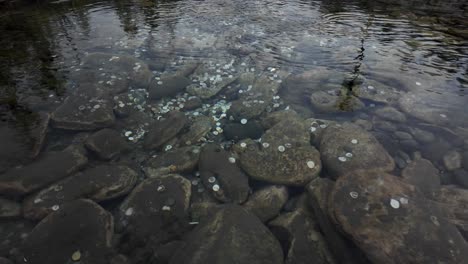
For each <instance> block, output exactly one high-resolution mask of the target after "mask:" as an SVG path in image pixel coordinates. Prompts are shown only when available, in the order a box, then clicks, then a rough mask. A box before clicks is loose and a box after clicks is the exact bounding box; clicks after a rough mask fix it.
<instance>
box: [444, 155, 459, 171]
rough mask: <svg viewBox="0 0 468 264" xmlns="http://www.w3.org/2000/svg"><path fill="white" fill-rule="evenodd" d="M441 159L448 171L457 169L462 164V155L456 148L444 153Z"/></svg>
mask: <svg viewBox="0 0 468 264" xmlns="http://www.w3.org/2000/svg"><path fill="white" fill-rule="evenodd" d="M443 161H444V165H445V168H446V169H447V170H449V171H453V170H456V169H459V168H461V166H462V156H461V154H460V152H458V151H456V150H451V151H449V152H447V153H445V155H444V157H443Z"/></svg>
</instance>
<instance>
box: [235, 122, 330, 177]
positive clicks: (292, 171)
mask: <svg viewBox="0 0 468 264" xmlns="http://www.w3.org/2000/svg"><path fill="white" fill-rule="evenodd" d="M309 141H310V135H309V132H308V128H307V127H306V126H305V125H304V122H303V121H301V120H295V119H292V120H285V121H281V122H279V123H277V124H276V125H274V126H273V127H272V128H270V129H269V130H268V131H267V132H265V134H264V135H263V137H262V143H261V144H258V143H256V142H253V141H251V140H248V141H246V142H244V144H246V146H245V147H238V148H237V151H238V152H239V156H240V165H241V167H242V169H243V170H244V171H245V172H247V174H249V176H250V177H252V178H254V179H256V180H260V181H266V182H270V183H274V184H285V185H293V186H303V185H305V184H307V183H308V182H309V181H311V180H312V179H314V178H315V177H317V176H318V175H319V173H320V170H321V167H322V165H321V161H320V153H319V152H318V151H317V150H316V149H315V148H314V147H313V146H311V145H310V143H309Z"/></svg>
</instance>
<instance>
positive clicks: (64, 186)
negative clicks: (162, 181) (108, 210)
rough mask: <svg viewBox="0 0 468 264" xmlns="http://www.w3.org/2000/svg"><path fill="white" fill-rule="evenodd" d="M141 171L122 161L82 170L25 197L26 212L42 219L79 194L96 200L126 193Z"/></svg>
mask: <svg viewBox="0 0 468 264" xmlns="http://www.w3.org/2000/svg"><path fill="white" fill-rule="evenodd" d="M137 176H138V174H137V173H136V172H135V171H134V170H132V169H130V168H128V167H126V166H122V165H101V166H98V167H95V168H92V169H88V170H85V171H83V172H79V173H77V174H75V175H73V176H70V177H68V178H66V179H64V180H62V181H59V182H57V183H55V184H53V185H51V186H49V187H48V188H46V189H44V190H41V191H40V192H38V193H37V194H33V195H31V196H29V197H27V198H26V199H25V200H24V203H23V205H24V209H23V211H24V216H25V217H26V218H29V219H34V220H38V219H42V218H44V217H45V216H47V215H48V214H49V213H52V212H53V211H56V209H57V208H60V207H61V206H62V205H63V204H64V203H67V202H70V201H73V200H77V199H80V198H89V199H92V200H94V201H96V202H101V201H106V200H110V199H114V198H116V197H119V196H122V195H125V194H127V193H129V192H130V190H131V189H132V188H133V186H135V183H136V181H137Z"/></svg>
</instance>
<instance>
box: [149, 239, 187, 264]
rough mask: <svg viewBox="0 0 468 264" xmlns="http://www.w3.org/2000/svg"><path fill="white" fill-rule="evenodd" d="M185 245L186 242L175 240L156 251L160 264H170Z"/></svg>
mask: <svg viewBox="0 0 468 264" xmlns="http://www.w3.org/2000/svg"><path fill="white" fill-rule="evenodd" d="M183 245H184V242H182V241H179V240H175V241H171V242H169V243H166V244H164V245H162V246H161V247H159V248H158V249H157V251H156V254H155V255H156V259H157V260H158V263H165V264H167V263H169V262H170V261H171V258H172V257H173V256H174V254H175V253H176V252H177V250H178V249H179V248H180V247H182V246H183Z"/></svg>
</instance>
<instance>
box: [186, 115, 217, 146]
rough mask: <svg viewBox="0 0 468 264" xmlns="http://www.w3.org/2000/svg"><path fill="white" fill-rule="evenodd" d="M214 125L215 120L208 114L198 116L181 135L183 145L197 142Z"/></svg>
mask: <svg viewBox="0 0 468 264" xmlns="http://www.w3.org/2000/svg"><path fill="white" fill-rule="evenodd" d="M212 126H213V120H212V119H211V118H209V117H207V116H197V117H196V118H194V120H193V123H192V125H191V126H190V127H189V129H188V131H187V132H186V133H184V134H182V135H180V137H179V140H178V141H179V142H180V144H181V145H192V144H196V143H198V142H199V141H200V139H202V138H203V137H204V136H206V134H208V132H210V130H211V128H212Z"/></svg>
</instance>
